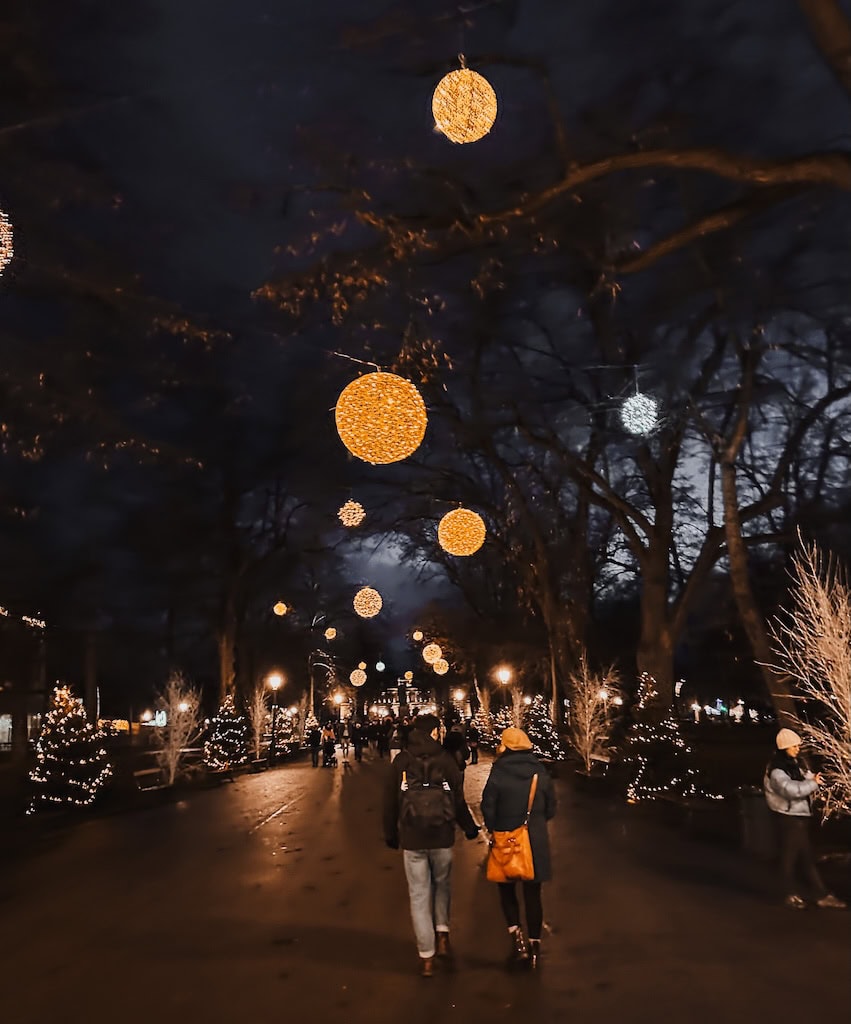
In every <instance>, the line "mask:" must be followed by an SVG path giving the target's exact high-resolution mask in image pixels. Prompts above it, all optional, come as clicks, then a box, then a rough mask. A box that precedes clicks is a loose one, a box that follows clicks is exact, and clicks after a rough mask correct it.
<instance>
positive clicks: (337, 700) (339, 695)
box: [334, 693, 344, 705]
mask: <svg viewBox="0 0 851 1024" xmlns="http://www.w3.org/2000/svg"><path fill="white" fill-rule="evenodd" d="M343 700H344V698H343V695H342V693H335V694H334V703H335V704H337V705H340V704H342V703H343Z"/></svg>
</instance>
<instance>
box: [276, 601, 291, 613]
mask: <svg viewBox="0 0 851 1024" xmlns="http://www.w3.org/2000/svg"><path fill="white" fill-rule="evenodd" d="M272 611H273V612H274V613H275V614H276V615H286V614H287V612H288V611H289V608H287V606H286V605H285V604H284V602H283V601H278V602H277V604H273V605H272Z"/></svg>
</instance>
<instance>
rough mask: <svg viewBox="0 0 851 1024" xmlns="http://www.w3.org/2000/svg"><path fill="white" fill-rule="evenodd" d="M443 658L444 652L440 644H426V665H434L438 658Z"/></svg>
mask: <svg viewBox="0 0 851 1024" xmlns="http://www.w3.org/2000/svg"><path fill="white" fill-rule="evenodd" d="M442 657H443V651H442V650H441V649H440V646H439V645H438V644H426V645H425V647H423V661H424V662H425V663H426V665H433V664H434V663H435V662H436V661H437V660H438V658H442Z"/></svg>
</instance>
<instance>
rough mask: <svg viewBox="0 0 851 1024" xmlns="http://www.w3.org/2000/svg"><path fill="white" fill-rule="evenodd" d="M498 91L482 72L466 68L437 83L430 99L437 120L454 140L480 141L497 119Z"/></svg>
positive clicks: (437, 123) (440, 128) (439, 125)
mask: <svg viewBox="0 0 851 1024" xmlns="http://www.w3.org/2000/svg"><path fill="white" fill-rule="evenodd" d="M496 111H497V102H496V93H495V92H494V91H493V87H492V86H491V84H490V82H489V81H488V80H487V79H486V78H484V77H483V76H482V75H479V74H476V72H475V71H470V69H469V68H467V67H464V60H463V57H462V59H461V68H460V70H458V71H450V72H449V74H448V75H445V76H444V77H443V78H441V80H440V81H439V82H438V83H437V88H436V89H435V90H434V96H432V100H431V112H432V114H433V115H434V123H435V126H436V127H437V128H438V130H439V131H441V132H443V134H444V135H445V136H446V138H447V139H449V140H450V141H451V142H478V140H479V139H481V138H484V136H485V135H487V133H488V132H489V131H490V130H491V128H493V123H494V121H495V120H496Z"/></svg>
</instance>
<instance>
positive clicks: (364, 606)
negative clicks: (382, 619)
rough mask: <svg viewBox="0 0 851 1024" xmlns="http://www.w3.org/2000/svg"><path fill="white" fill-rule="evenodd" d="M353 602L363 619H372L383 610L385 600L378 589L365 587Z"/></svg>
mask: <svg viewBox="0 0 851 1024" xmlns="http://www.w3.org/2000/svg"><path fill="white" fill-rule="evenodd" d="M352 603H353V605H354V609H355V611H356V612H357V613H358V615H360V617H361V618H362V619H371V618H373V617H374V616H376V615H378V613H379V612H380V611H381V606H382V604H383V601H382V600H381V594H379V593H378V591H377V590H373V589H372V587H363V588H362V589H361V590H359V591H358V592H357V593H356V594H355V599H354V601H353V602H352Z"/></svg>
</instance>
